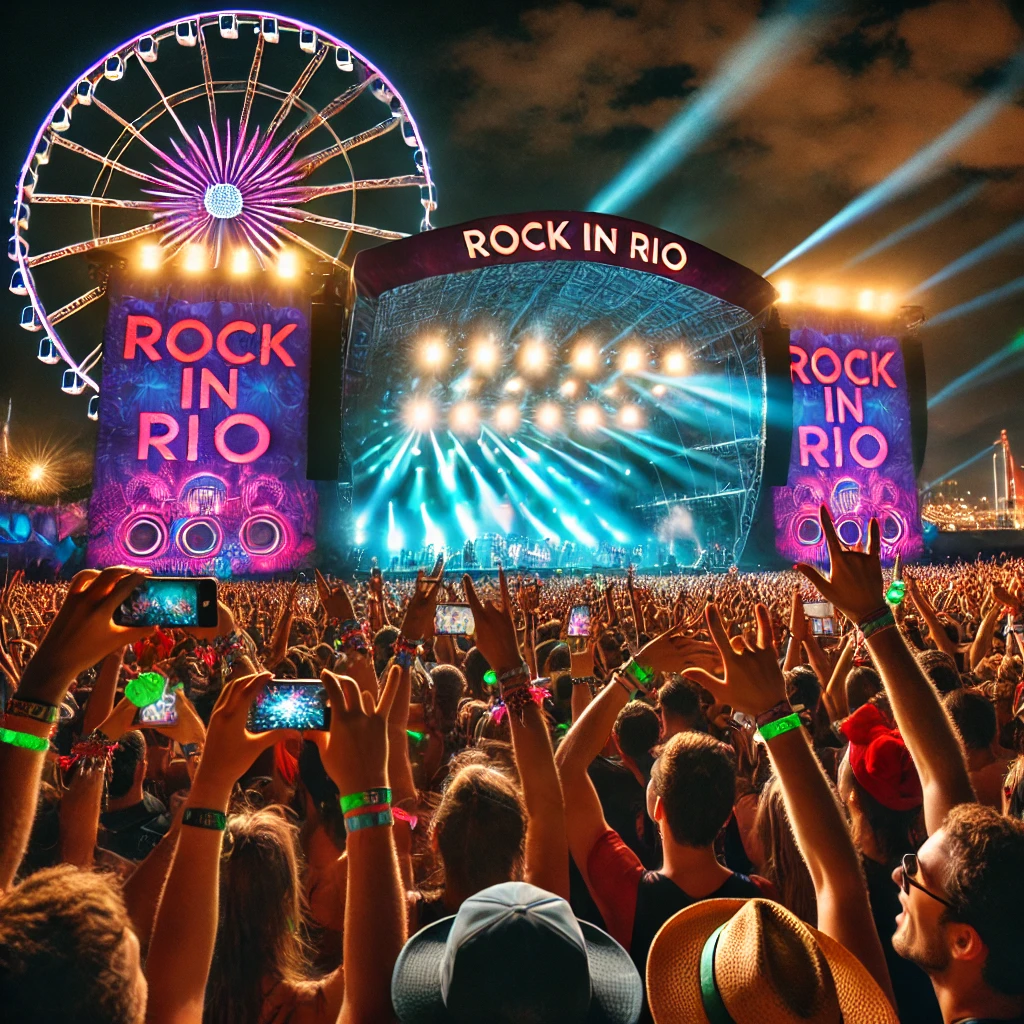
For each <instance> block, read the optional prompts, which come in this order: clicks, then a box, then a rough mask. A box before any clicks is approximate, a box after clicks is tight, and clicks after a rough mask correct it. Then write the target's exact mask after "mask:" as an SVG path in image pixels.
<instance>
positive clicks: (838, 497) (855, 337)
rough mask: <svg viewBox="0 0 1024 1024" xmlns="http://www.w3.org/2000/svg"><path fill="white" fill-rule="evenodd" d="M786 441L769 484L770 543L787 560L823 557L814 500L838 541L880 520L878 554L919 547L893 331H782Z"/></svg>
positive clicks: (905, 404)
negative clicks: (783, 465)
mask: <svg viewBox="0 0 1024 1024" xmlns="http://www.w3.org/2000/svg"><path fill="white" fill-rule="evenodd" d="M790 357H791V360H792V362H791V366H790V372H791V375H792V378H793V447H792V454H791V458H790V468H789V483H788V486H786V487H776V488H775V489H774V495H773V498H774V513H775V530H776V546H777V548H778V551H779V554H781V555H782V556H783V557H784V558H786V559H788V560H791V561H794V562H797V561H799V562H811V563H817V564H819V565H821V564H823V563H825V562H826V561H827V557H828V556H827V552H826V547H825V540H824V537H823V536H822V532H821V526H820V524H819V521H818V508H819V506H821V505H822V504H826V505H827V506H828V507H829V509H830V511H831V513H832V518H833V519H834V521H835V523H836V529H837V531H838V533H839V536H840V538H841V539H842V540H843V542H844V543H846V544H856V543H858V542H860V541H862V540H863V541H865V542H866V540H867V528H868V523H869V521H870V520H871V518H872V517H875V518H877V519H878V522H879V526H880V527H881V535H882V559H883V561H884V562H885V563H886V564H889V563H891V562H892V560H893V559H894V558H895V557H896V553H897V552H899V553H901V554H902V556H903V558H904V560H905V561H906V560H909V559H912V558H916V557H918V556H919V555H920V554H921V550H922V540H921V518H920V513H919V511H918V503H917V486H916V482H915V476H914V463H913V450H912V446H911V420H910V401H909V398H908V394H907V379H906V370H905V368H904V364H903V354H902V352H901V350H900V343H899V339H898V338H895V337H892V336H888V335H876V333H875V332H874V331H872V330H871V329H870V328H869V327H868V326H867V325H855V324H851V323H844V324H843V325H842V330H836V331H831V330H830V329H826V330H818V329H816V328H815V327H814V326H809V325H805V326H801V327H798V328H797V329H795V330H794V331H793V332H792V336H791V339H790Z"/></svg>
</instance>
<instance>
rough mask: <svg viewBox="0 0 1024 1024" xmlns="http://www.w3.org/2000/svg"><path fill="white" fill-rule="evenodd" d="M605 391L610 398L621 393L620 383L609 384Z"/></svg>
mask: <svg viewBox="0 0 1024 1024" xmlns="http://www.w3.org/2000/svg"><path fill="white" fill-rule="evenodd" d="M604 393H605V394H606V395H607V396H608V397H609V398H614V397H615V396H616V395H617V394H618V393H619V386H618V384H609V385H608V387H606V388H605V389H604Z"/></svg>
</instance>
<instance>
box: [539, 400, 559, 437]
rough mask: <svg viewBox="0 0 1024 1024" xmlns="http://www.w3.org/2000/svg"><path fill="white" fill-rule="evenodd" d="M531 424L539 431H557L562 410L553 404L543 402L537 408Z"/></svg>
mask: <svg viewBox="0 0 1024 1024" xmlns="http://www.w3.org/2000/svg"><path fill="white" fill-rule="evenodd" d="M533 422H534V423H536V424H537V426H538V427H540V429H541V430H545V431H548V432H550V431H553V430H557V429H558V428H559V427H560V426H561V425H562V410H561V409H560V408H559V407H558V406H557V405H555V403H554V402H545V403H544V404H543V405H539V406H537V411H536V413H534V417H533Z"/></svg>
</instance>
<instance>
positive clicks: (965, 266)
mask: <svg viewBox="0 0 1024 1024" xmlns="http://www.w3.org/2000/svg"><path fill="white" fill-rule="evenodd" d="M1020 241H1024V219H1022V220H1019V221H1017V223H1016V224H1011V225H1010V227H1008V228H1007V229H1006V230H1005V231H1000V232H999V234H998V235H996V236H995V237H994V238H990V239H989V240H988V241H987V242H982V244H981V245H979V246H977V247H976V248H974V249H972V250H971V251H970V252H967V253H964V255H963V256H961V257H960V258H959V259H955V260H953V262H952V263H947V264H946V265H945V266H944V267H943V268H942V269H941V270H937V271H936V272H935V273H934V274H932V276H931V277H929V278H928V279H927V280H925V281H922V282H921V283H920V284H919V285H916V286H915V287H914V288H911V289H910V291H909V292H907V295H908V296H911V295H918V294H919V293H921V292H926V291H928V289H929V288H934V287H935V286H936V285H937V284H941V283H942V282H943V281H948V280H949V279H950V278H951V277H956V275H957V274H962V273H963V272H964V271H965V270H970V268H971V267H973V266H975V265H976V264H978V263H982V262H983V261H985V260H987V259H989V258H990V257H992V256H995V255H997V254H998V253H1000V252H1002V250H1003V249H1006V248H1007V247H1008V246H1011V245H1016V244H1017V243H1018V242H1020Z"/></svg>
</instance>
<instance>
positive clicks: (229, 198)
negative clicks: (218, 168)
mask: <svg viewBox="0 0 1024 1024" xmlns="http://www.w3.org/2000/svg"><path fill="white" fill-rule="evenodd" d="M203 206H204V207H205V208H206V212H207V213H208V214H209V215H210V216H211V217H217V218H218V219H219V220H230V219H231V218H232V217H237V216H238V215H239V214H240V213H241V212H242V193H241V192H239V190H238V188H237V186H235V185H232V184H230V183H227V182H222V183H219V184H216V185H209V186H207V189H206V192H205V193H204V194H203Z"/></svg>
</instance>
